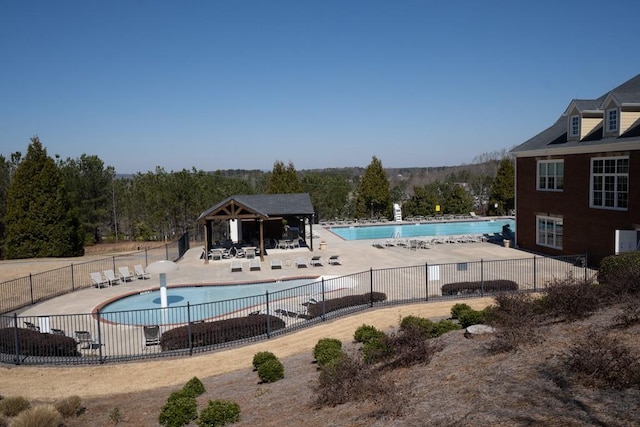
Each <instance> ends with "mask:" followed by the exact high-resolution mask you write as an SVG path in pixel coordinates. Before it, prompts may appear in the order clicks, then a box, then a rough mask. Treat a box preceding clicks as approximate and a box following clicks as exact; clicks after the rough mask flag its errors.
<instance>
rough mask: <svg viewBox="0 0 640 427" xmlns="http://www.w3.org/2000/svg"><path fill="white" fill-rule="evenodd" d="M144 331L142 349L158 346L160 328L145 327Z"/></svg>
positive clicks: (157, 326) (155, 326)
mask: <svg viewBox="0 0 640 427" xmlns="http://www.w3.org/2000/svg"><path fill="white" fill-rule="evenodd" d="M143 329H144V348H145V349H146V348H147V347H151V346H154V345H160V326H159V325H146V326H144V327H143Z"/></svg>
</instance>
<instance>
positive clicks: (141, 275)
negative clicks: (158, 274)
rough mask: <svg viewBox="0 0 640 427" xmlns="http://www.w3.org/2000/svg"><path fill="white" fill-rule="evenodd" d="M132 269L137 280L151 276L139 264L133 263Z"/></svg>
mask: <svg viewBox="0 0 640 427" xmlns="http://www.w3.org/2000/svg"><path fill="white" fill-rule="evenodd" d="M133 271H135V272H136V277H137V278H138V279H139V280H145V279H149V278H151V275H150V274H149V273H147V272H146V271H144V268H142V266H141V265H140V264H136V265H134V266H133Z"/></svg>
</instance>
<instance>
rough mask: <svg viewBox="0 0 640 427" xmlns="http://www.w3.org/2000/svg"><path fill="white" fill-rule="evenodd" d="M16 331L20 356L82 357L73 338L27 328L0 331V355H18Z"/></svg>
mask: <svg viewBox="0 0 640 427" xmlns="http://www.w3.org/2000/svg"><path fill="white" fill-rule="evenodd" d="M16 331H17V333H18V337H17V344H18V348H19V354H20V355H23V356H44V357H48V356H55V357H80V356H81V354H80V352H79V351H78V343H77V342H76V340H75V339H73V338H72V337H66V336H62V335H57V334H42V333H40V332H38V331H32V330H29V329H25V328H18V329H17V330H16V329H14V328H2V329H0V353H8V354H16V337H15V334H16Z"/></svg>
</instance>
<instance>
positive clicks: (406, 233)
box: [331, 218, 516, 240]
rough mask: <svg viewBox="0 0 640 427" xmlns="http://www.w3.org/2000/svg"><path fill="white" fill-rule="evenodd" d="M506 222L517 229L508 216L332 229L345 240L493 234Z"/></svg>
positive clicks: (499, 230) (500, 229) (498, 231)
mask: <svg viewBox="0 0 640 427" xmlns="http://www.w3.org/2000/svg"><path fill="white" fill-rule="evenodd" d="M506 224H509V227H510V228H511V231H515V230H516V223H515V221H514V220H513V219H508V218H507V219H496V220H486V221H485V220H481V221H454V222H429V223H418V224H389V225H365V226H350V227H332V228H331V231H332V232H333V233H335V234H337V235H338V236H340V237H342V238H343V239H345V240H366V239H391V238H409V237H429V236H460V235H464V234H487V233H488V234H493V233H501V232H502V227H503V226H504V225H506Z"/></svg>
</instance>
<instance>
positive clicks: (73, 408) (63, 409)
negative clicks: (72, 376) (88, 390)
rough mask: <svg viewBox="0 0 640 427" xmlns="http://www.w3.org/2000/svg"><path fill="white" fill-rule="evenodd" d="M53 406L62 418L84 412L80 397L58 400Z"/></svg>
mask: <svg viewBox="0 0 640 427" xmlns="http://www.w3.org/2000/svg"><path fill="white" fill-rule="evenodd" d="M53 406H55V408H56V409H57V410H58V412H60V415H62V416H63V417H64V418H69V417H74V416H77V415H80V414H81V413H82V412H83V411H84V407H83V406H82V400H81V399H80V396H69V397H65V398H64V399H62V400H58V401H57V402H56V403H55V404H54V405H53Z"/></svg>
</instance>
